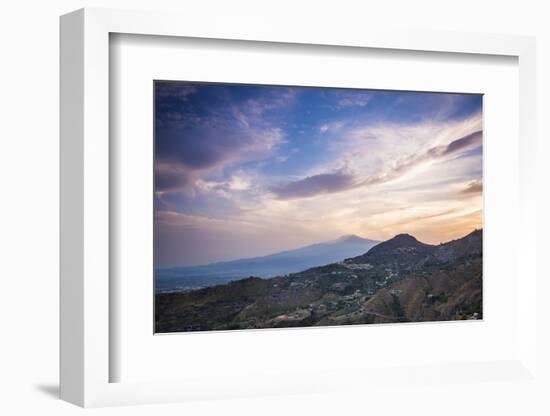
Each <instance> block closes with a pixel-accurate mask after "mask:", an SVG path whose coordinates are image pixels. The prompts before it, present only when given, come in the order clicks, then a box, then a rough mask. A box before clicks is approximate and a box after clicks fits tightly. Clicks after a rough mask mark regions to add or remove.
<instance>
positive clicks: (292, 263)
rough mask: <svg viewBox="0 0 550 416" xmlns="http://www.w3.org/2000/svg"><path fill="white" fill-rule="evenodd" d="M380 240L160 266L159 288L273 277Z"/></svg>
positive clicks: (351, 238) (344, 240)
mask: <svg viewBox="0 0 550 416" xmlns="http://www.w3.org/2000/svg"><path fill="white" fill-rule="evenodd" d="M377 243H379V242H378V241H375V240H369V239H366V238H361V237H358V236H356V235H347V236H343V237H340V238H339V239H337V240H333V241H328V242H324V243H318V244H313V245H310V246H306V247H301V248H298V249H294V250H287V251H282V252H279V253H275V254H271V255H268V256H262V257H254V258H248V259H240V260H233V261H226V262H219V263H213V264H208V265H204V266H195V267H178V268H171V269H159V270H157V273H156V283H155V286H156V289H157V291H161V292H166V291H174V290H178V289H180V290H190V289H197V288H201V287H207V286H213V285H217V284H223V283H227V282H229V281H232V280H238V279H243V278H245V277H249V276H256V277H262V278H269V277H274V276H280V275H286V274H289V273H295V272H299V271H301V270H306V269H309V268H311V267H316V266H322V265H325V264H330V263H334V262H337V261H341V260H344V259H346V258H348V257H353V256H357V255H359V254H362V253H365V252H367V251H368V250H369V249H370V248H371V247H373V246H374V245H376V244H377Z"/></svg>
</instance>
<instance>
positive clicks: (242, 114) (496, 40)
mask: <svg viewBox="0 0 550 416" xmlns="http://www.w3.org/2000/svg"><path fill="white" fill-rule="evenodd" d="M198 20H199V21H197V22H189V24H186V25H181V23H180V22H181V20H180V17H178V16H176V15H169V14H163V13H144V12H143V13H142V12H128V11H124V12H123V11H113V10H96V9H92V10H90V9H85V10H79V11H76V12H74V13H71V14H69V15H66V16H63V17H62V18H61V83H62V86H61V115H62V118H61V251H62V259H61V396H62V398H63V399H65V400H67V401H70V402H72V403H75V404H78V405H80V406H105V405H117V404H138V403H158V402H166V401H185V400H194V399H208V398H231V397H255V396H261V395H271V394H300V393H323V392H334V391H342V390H345V391H358V392H361V391H364V390H365V389H368V390H369V391H372V392H376V391H378V390H380V391H383V390H384V389H386V388H387V387H388V386H392V388H394V389H396V390H403V391H406V390H407V389H410V387H411V386H412V385H415V386H417V385H419V384H420V385H422V386H424V388H425V389H426V391H429V390H430V389H433V383H434V382H435V383H437V384H438V385H447V384H450V383H454V382H456V381H457V380H460V383H465V384H467V385H469V386H470V387H471V386H475V387H476V388H480V389H483V388H484V387H483V386H485V385H486V384H490V383H502V382H503V381H505V382H508V383H510V386H515V385H516V383H517V384H520V383H523V384H522V385H525V383H530V385H531V386H532V387H533V386H535V387H536V386H538V384H537V383H539V378H537V375H536V374H537V372H536V371H537V362H536V355H535V350H536V348H537V337H536V331H537V322H536V320H534V319H531V318H532V317H533V316H536V307H537V306H536V302H535V301H534V299H535V297H536V291H535V288H536V279H537V270H536V267H535V264H536V262H535V260H534V256H535V251H536V250H534V249H533V247H534V244H535V234H534V233H535V230H536V218H534V216H532V215H530V214H529V213H530V212H533V211H534V209H533V207H534V205H535V190H534V189H533V187H532V186H531V184H532V181H533V179H534V159H535V153H534V149H533V147H532V143H533V142H534V139H535V131H534V125H535V123H534V119H533V118H534V115H535V111H534V108H535V99H534V96H535V95H534V94H535V78H534V59H535V55H534V53H535V52H534V51H535V49H534V40H533V39H531V38H527V37H516V36H506V35H502V36H501V35H498V36H497V35H482V34H463V33H462V34H451V33H439V34H437V36H434V34H428V33H423V32H407V33H405V32H403V33H398V32H391V33H390V32H384V31H379V30H374V29H373V30H371V31H369V30H366V31H362V32H361V33H355V32H353V31H351V30H350V31H349V32H346V31H341V32H340V31H339V32H338V33H336V32H334V31H333V32H326V31H325V30H321V28H319V30H311V31H308V32H307V34H306V33H304V32H303V31H301V30H300V28H298V27H295V28H294V27H290V28H285V30H282V29H281V28H278V27H276V25H273V26H270V25H265V26H262V28H261V29H260V28H258V27H257V26H255V25H253V24H250V26H247V24H246V22H245V21H244V20H243V22H244V25H243V26H241V29H242V30H241V31H240V32H239V33H238V34H236V33H235V32H234V31H233V26H232V25H231V23H230V22H227V23H225V24H220V25H215V27H214V26H212V27H208V26H204V25H203V24H202V23H200V19H198ZM518 149H519V152H518ZM503 259H506V261H503ZM520 271H521V272H520ZM396 379H398V380H399V383H397V384H398V385H395V386H394V384H393V383H394V382H395V380H396ZM484 383H485V384H484ZM384 386H385V387H384ZM449 392H450V390H449ZM488 394H489V393H488ZM381 397H382V396H381ZM373 400H374V399H373Z"/></svg>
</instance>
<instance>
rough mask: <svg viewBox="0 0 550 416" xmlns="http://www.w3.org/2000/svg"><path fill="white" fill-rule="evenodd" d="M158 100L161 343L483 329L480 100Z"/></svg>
mask: <svg viewBox="0 0 550 416" xmlns="http://www.w3.org/2000/svg"><path fill="white" fill-rule="evenodd" d="M154 100H155V102H154V108H155V111H154V117H155V127H154V149H155V156H154V178H155V181H154V183H155V190H154V259H155V270H154V297H155V332H156V333H168V332H188V331H214V330H246V329H264V328H288V327H314V326H338V325H355V324H382V323H405V322H428V321H452V320H476V319H482V318H483V310H482V264H483V255H482V254H483V253H482V227H483V224H482V222H483V182H482V178H483V172H482V158H483V145H482V136H483V128H482V102H483V97H482V95H480V94H462V93H433V92H415V91H386V90H366V89H343V88H327V87H300V86H268V85H247V84H223V83H201V82H181V81H155V82H154Z"/></svg>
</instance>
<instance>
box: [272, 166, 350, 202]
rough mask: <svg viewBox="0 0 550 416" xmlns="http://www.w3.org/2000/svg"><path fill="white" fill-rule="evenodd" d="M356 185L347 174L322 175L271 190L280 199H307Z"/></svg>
mask: <svg viewBox="0 0 550 416" xmlns="http://www.w3.org/2000/svg"><path fill="white" fill-rule="evenodd" d="M354 185H355V177H354V176H353V175H351V174H349V173H345V172H335V173H322V174H320V175H314V176H308V177H307V178H304V179H300V180H297V181H294V182H289V183H287V184H284V185H278V186H274V187H272V188H271V192H273V193H274V194H275V195H276V196H277V198H278V199H294V198H307V197H310V196H315V195H319V194H329V193H335V192H341V191H344V190H346V189H350V188H352V187H353V186H354Z"/></svg>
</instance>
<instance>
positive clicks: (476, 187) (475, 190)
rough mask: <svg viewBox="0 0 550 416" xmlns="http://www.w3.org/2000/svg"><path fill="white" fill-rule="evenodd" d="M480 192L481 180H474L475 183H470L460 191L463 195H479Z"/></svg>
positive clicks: (481, 188) (481, 189) (481, 187)
mask: <svg viewBox="0 0 550 416" xmlns="http://www.w3.org/2000/svg"><path fill="white" fill-rule="evenodd" d="M481 192H483V182H482V181H481V179H476V180H475V181H471V182H470V183H469V184H468V185H466V187H465V188H464V189H462V191H461V193H463V194H480V193H481Z"/></svg>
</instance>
